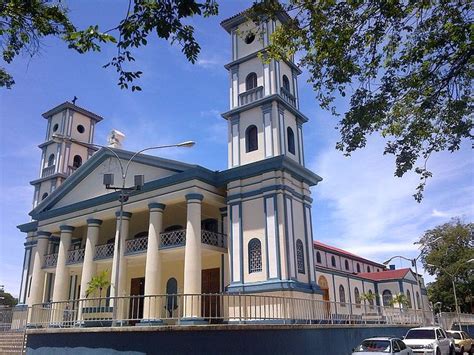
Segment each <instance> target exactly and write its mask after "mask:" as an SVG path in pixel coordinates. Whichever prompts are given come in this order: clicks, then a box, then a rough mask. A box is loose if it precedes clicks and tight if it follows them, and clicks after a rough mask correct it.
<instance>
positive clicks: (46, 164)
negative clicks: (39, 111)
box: [30, 101, 102, 208]
mask: <svg viewBox="0 0 474 355" xmlns="http://www.w3.org/2000/svg"><path fill="white" fill-rule="evenodd" d="M43 117H44V118H45V119H46V120H48V125H47V128H46V137H45V141H44V142H43V143H41V144H40V145H39V146H38V147H39V148H40V149H41V151H42V153H41V163H40V169H39V177H38V179H36V180H33V181H31V182H30V184H31V185H33V186H34V187H35V192H34V198H33V208H35V207H36V206H37V205H38V204H39V203H40V202H41V201H43V200H44V199H46V198H47V197H48V196H49V195H50V194H51V193H52V192H53V191H54V190H55V189H56V188H57V187H59V185H61V184H62V182H63V181H64V180H65V179H66V178H67V177H68V176H69V175H71V174H72V173H73V172H74V171H75V170H76V169H77V168H79V167H80V166H81V165H82V164H83V163H84V162H85V161H86V160H88V159H89V158H90V157H91V155H92V154H93V152H94V150H93V149H91V148H90V147H88V146H87V145H84V144H81V143H80V142H84V143H93V142H94V129H95V124H96V123H98V122H100V121H102V117H100V116H98V115H96V114H95V113H92V112H90V111H88V110H86V109H83V108H82V107H79V106H77V105H75V104H72V103H70V102H68V101H66V102H64V103H62V104H60V105H58V106H56V107H54V108H52V109H51V110H49V111H47V112H45V113H43ZM54 134H58V135H61V136H64V137H66V138H71V141H70V142H68V141H64V142H58V141H56V140H54V139H53V135H54Z"/></svg>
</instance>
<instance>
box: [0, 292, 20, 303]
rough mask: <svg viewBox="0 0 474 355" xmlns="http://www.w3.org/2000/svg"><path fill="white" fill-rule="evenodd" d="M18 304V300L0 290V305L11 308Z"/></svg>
mask: <svg viewBox="0 0 474 355" xmlns="http://www.w3.org/2000/svg"><path fill="white" fill-rule="evenodd" d="M17 303H18V300H17V299H16V298H15V297H13V296H12V295H11V294H10V293H8V292H5V291H4V290H0V305H2V306H8V307H13V306H15V305H16V304H17Z"/></svg>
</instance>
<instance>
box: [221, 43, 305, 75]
mask: <svg viewBox="0 0 474 355" xmlns="http://www.w3.org/2000/svg"><path fill="white" fill-rule="evenodd" d="M266 52H267V50H266V49H265V48H264V49H261V50H259V51H257V52H254V53H251V54H249V55H246V56H245V57H242V58H239V59H236V60H234V61H232V62H229V63H227V64H225V65H224V68H226V69H227V70H231V69H232V67H234V66H235V65H238V64H240V63H243V62H246V61H248V60H249V59H252V58H255V57H257V56H258V54H259V53H262V55H265V53H266ZM283 61H284V62H285V63H286V64H287V65H288V66H289V67H291V69H293V70H294V71H296V73H297V74H298V75H300V74H301V73H302V71H301V69H300V68H299V67H298V66H297V65H296V64H295V63H293V62H292V61H291V60H286V59H284V60H283Z"/></svg>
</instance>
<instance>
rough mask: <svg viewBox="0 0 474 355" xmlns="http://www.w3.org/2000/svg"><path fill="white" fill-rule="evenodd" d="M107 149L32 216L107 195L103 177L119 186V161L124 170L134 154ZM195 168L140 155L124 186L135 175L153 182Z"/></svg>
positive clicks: (129, 168)
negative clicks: (112, 178) (109, 178)
mask: <svg viewBox="0 0 474 355" xmlns="http://www.w3.org/2000/svg"><path fill="white" fill-rule="evenodd" d="M113 152H114V153H115V154H116V155H115V154H114V153H112V152H111V151H110V150H108V149H105V148H102V149H101V150H99V151H98V152H96V153H95V154H94V155H93V156H92V157H91V158H90V159H89V160H87V161H86V162H85V163H84V164H83V165H82V166H81V167H80V168H78V169H77V170H76V171H75V172H74V173H73V174H72V175H71V176H69V177H68V178H67V179H66V180H65V181H64V183H63V184H62V185H61V186H60V187H59V188H57V189H56V190H55V191H54V192H53V193H51V194H50V195H49V196H48V197H47V198H46V199H45V200H44V201H42V202H41V203H40V204H39V205H38V206H37V207H36V208H35V209H33V211H31V212H30V215H31V216H36V215H38V214H40V213H41V212H44V211H50V210H54V209H57V208H61V207H65V206H69V205H73V204H77V203H78V202H81V201H84V200H90V199H92V198H97V197H99V196H103V195H107V194H110V193H112V192H113V190H109V189H106V188H105V186H104V185H103V175H104V174H109V173H113V174H114V186H121V185H122V177H121V169H120V163H119V158H120V162H121V163H122V166H123V169H124V170H126V166H127V162H128V161H129V159H130V158H131V157H132V155H133V153H132V152H128V151H125V150H120V149H114V150H113ZM194 167H195V165H191V164H185V163H181V162H177V161H174V160H169V159H164V158H159V157H155V156H151V155H143V154H140V155H138V156H136V157H134V158H133V160H132V162H131V163H130V165H129V166H128V170H127V174H126V184H125V185H126V186H127V187H129V186H133V185H134V176H135V175H144V177H145V182H150V181H155V180H159V179H162V178H166V177H169V176H171V175H174V174H179V173H182V172H183V171H186V170H190V169H192V168H194Z"/></svg>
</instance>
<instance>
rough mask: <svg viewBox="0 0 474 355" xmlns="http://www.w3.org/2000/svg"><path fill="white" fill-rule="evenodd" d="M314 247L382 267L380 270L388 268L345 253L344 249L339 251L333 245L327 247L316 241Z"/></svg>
mask: <svg viewBox="0 0 474 355" xmlns="http://www.w3.org/2000/svg"><path fill="white" fill-rule="evenodd" d="M313 246H314V247H315V248H316V249H322V250H327V251H329V252H334V253H337V254H341V255H346V256H347V257H348V258H352V259H355V260H359V261H363V262H365V263H368V264H371V265H376V266H378V267H380V268H385V267H386V266H385V265H383V264H379V263H377V262H375V261H372V260H368V259H365V258H362V257H360V256H358V255H355V254H352V253H349V252H348V251H345V250H343V249H339V248H336V247H333V246H331V245H327V244H324V243H321V242H319V241H316V240H314V241H313Z"/></svg>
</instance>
